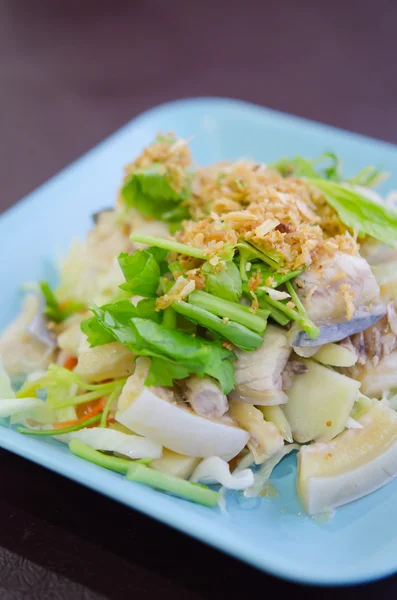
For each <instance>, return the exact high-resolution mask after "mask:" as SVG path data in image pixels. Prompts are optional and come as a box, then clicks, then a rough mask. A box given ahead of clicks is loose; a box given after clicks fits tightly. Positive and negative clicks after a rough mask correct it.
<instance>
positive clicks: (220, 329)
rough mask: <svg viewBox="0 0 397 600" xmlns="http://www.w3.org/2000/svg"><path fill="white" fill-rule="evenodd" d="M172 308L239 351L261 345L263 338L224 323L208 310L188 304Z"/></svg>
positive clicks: (240, 327)
mask: <svg viewBox="0 0 397 600" xmlns="http://www.w3.org/2000/svg"><path fill="white" fill-rule="evenodd" d="M172 307H173V308H174V310H176V312H178V313H179V314H181V315H183V316H184V317H186V318H187V319H190V320H191V321H193V323H197V325H201V326H202V327H206V328H207V329H209V330H210V331H214V332H215V333H218V334H219V335H220V336H221V337H223V338H225V339H226V340H229V342H231V343H232V344H234V345H235V346H237V347H238V348H241V350H247V351H249V350H255V349H256V348H259V346H261V345H262V344H263V337H262V336H260V335H258V334H257V333H255V332H254V331H252V330H251V329H248V328H247V327H244V326H243V325H240V324H239V323H235V322H234V321H226V320H223V319H220V318H219V317H217V316H215V315H213V314H212V313H210V312H209V311H208V310H205V309H203V308H200V307H198V306H194V305H191V304H188V303H187V302H174V303H173V305H172Z"/></svg>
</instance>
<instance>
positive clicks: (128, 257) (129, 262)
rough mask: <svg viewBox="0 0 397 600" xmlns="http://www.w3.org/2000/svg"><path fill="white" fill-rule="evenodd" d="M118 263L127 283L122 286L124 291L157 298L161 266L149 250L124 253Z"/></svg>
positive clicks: (120, 255) (119, 257)
mask: <svg viewBox="0 0 397 600" xmlns="http://www.w3.org/2000/svg"><path fill="white" fill-rule="evenodd" d="M118 261H119V265H120V268H121V270H122V271H123V274H124V277H125V278H126V281H127V283H123V284H122V285H120V288H121V289H122V290H126V291H128V292H131V293H132V294H138V295H139V296H145V297H146V296H147V297H154V296H156V291H157V288H158V285H159V279H160V274H161V273H160V267H159V264H158V262H157V260H156V259H155V257H154V256H153V254H152V253H151V252H149V251H148V250H136V251H135V252H134V254H127V252H122V253H121V254H119V256H118Z"/></svg>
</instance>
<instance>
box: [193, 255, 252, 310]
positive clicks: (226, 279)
mask: <svg viewBox="0 0 397 600" xmlns="http://www.w3.org/2000/svg"><path fill="white" fill-rule="evenodd" d="M202 271H203V273H204V274H205V276H206V279H205V287H204V289H205V291H206V292H208V293H210V294H213V295H214V296H218V297H219V298H223V299H224V300H229V301H230V302H237V301H238V300H239V298H240V297H241V294H242V293H243V288H242V283H241V277H240V273H239V270H238V268H237V267H236V265H235V264H234V262H232V261H228V262H226V263H225V269H224V270H223V271H221V272H220V273H215V272H214V269H213V268H211V265H210V264H209V263H208V262H207V263H204V264H203V267H202Z"/></svg>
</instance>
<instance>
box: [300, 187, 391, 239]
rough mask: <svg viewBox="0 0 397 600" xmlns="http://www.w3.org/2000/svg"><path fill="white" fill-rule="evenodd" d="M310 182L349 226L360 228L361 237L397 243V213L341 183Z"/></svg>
mask: <svg viewBox="0 0 397 600" xmlns="http://www.w3.org/2000/svg"><path fill="white" fill-rule="evenodd" d="M308 181H309V182H310V183H311V184H312V185H313V186H315V187H316V188H318V189H319V190H320V191H321V192H322V193H323V194H324V196H325V198H326V200H327V202H328V203H329V204H330V205H331V206H332V207H333V208H334V209H335V210H336V212H337V213H338V215H339V218H340V219H341V221H343V223H344V224H345V225H347V227H350V228H351V229H353V230H357V229H358V233H359V235H361V236H363V235H369V236H371V237H373V238H375V239H377V240H380V241H382V242H384V243H385V244H388V245H389V246H393V245H394V244H395V243H396V240H397V211H395V210H393V209H391V208H388V207H387V206H386V205H384V204H380V203H379V202H375V201H374V200H370V199H369V198H367V197H366V196H363V195H361V194H359V193H358V192H356V191H354V190H352V189H349V188H347V187H344V186H343V185H340V184H338V183H334V182H332V181H323V180H321V179H308Z"/></svg>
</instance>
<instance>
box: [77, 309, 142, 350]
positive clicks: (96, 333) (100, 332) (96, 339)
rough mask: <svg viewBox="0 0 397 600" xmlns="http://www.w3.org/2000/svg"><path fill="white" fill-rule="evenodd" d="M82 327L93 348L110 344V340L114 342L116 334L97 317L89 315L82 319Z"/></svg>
mask: <svg viewBox="0 0 397 600" xmlns="http://www.w3.org/2000/svg"><path fill="white" fill-rule="evenodd" d="M131 306H132V305H131ZM80 329H81V331H82V332H83V333H84V334H85V335H86V336H87V339H88V342H89V344H90V347H91V348H94V347H95V346H102V345H103V344H110V342H114V340H115V337H114V335H113V334H112V333H110V332H109V331H108V330H107V329H105V328H104V327H102V325H101V324H100V323H99V321H98V319H97V318H96V317H89V318H88V319H85V320H84V321H82V322H81V323H80Z"/></svg>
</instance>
